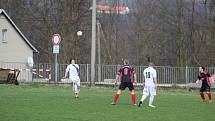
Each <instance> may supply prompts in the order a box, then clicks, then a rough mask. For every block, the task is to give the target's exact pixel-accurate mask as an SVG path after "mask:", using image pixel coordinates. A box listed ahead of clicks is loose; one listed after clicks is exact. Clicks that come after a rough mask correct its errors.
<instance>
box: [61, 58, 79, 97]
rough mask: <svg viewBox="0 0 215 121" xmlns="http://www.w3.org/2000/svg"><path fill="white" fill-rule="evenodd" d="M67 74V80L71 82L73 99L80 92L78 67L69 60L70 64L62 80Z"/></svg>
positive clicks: (73, 61)
mask: <svg viewBox="0 0 215 121" xmlns="http://www.w3.org/2000/svg"><path fill="white" fill-rule="evenodd" d="M68 73H69V79H70V80H71V81H72V82H73V91H74V93H75V97H76V98H78V95H79V92H80V77H79V66H78V65H77V64H75V60H73V59H71V60H70V64H69V65H68V66H67V68H66V71H65V76H64V78H66V77H67V74H68Z"/></svg>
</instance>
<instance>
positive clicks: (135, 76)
mask: <svg viewBox="0 0 215 121" xmlns="http://www.w3.org/2000/svg"><path fill="white" fill-rule="evenodd" d="M133 73H134V83H135V84H137V73H136V71H135V69H133Z"/></svg>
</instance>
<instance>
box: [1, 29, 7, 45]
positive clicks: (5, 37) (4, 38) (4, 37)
mask: <svg viewBox="0 0 215 121" xmlns="http://www.w3.org/2000/svg"><path fill="white" fill-rule="evenodd" d="M2 42H3V43H6V42H7V29H2Z"/></svg>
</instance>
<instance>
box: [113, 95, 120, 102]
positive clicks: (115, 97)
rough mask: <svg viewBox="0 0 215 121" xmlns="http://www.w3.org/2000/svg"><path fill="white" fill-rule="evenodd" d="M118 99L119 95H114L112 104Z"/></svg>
mask: <svg viewBox="0 0 215 121" xmlns="http://www.w3.org/2000/svg"><path fill="white" fill-rule="evenodd" d="M118 98H119V94H116V95H115V96H114V103H116V102H117V100H118Z"/></svg>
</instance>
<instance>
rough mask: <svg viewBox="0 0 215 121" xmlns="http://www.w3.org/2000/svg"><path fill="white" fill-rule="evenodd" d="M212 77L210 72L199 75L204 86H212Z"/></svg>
mask: <svg viewBox="0 0 215 121" xmlns="http://www.w3.org/2000/svg"><path fill="white" fill-rule="evenodd" d="M210 77H211V75H210V74H209V73H208V72H203V73H200V74H199V75H198V79H199V80H201V81H202V86H204V85H208V86H210V85H211V82H210Z"/></svg>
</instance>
